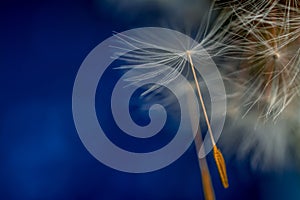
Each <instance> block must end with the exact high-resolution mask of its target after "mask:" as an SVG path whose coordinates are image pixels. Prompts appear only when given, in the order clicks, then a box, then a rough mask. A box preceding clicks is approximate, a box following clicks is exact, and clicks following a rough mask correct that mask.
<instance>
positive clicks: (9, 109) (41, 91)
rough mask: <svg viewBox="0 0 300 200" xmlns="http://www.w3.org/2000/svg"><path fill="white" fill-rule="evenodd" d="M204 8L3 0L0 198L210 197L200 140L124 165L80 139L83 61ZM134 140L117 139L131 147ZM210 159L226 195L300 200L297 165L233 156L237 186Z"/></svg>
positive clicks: (190, 2)
mask: <svg viewBox="0 0 300 200" xmlns="http://www.w3.org/2000/svg"><path fill="white" fill-rule="evenodd" d="M204 4H205V2H204V1H201V0H187V1H183V0H182V1H180V0H174V1H167V0H144V1H141V0H131V1H129V0H124V1H121V0H73V1H71V0H60V1H58V0H56V1H55V0H51V1H50V0H44V1H21V0H19V1H18V0H11V1H1V3H0V26H1V31H0V35H1V37H0V51H1V52H0V67H1V68H0V88H1V98H0V102H1V104H0V109H1V111H0V160H1V165H0V199H4V200H5V199H12V200H14V199H25V200H26V199H203V193H202V186H201V177H200V171H199V166H198V162H197V156H196V151H195V147H194V145H192V146H191V147H190V148H189V150H188V151H187V152H186V153H185V154H184V155H183V156H182V157H181V158H180V159H178V160H177V161H176V162H174V163H173V164H171V165H170V166H168V167H166V168H164V169H161V170H159V171H155V172H151V173H146V174H128V173H123V172H119V171H115V170H113V169H110V168H108V167H106V166H104V165H103V164H101V163H100V162H99V161H97V160H96V159H95V158H93V157H92V155H90V154H89V152H88V151H87V150H86V149H85V147H84V146H83V144H82V143H81V141H80V139H79V137H78V134H77V132H76V129H75V126H74V123H73V118H72V105H71V101H72V99H71V98H72V87H73V83H74V80H75V77H76V73H77V71H78V69H79V67H80V65H81V63H82V61H83V60H84V58H85V57H86V56H87V54H88V53H89V52H90V51H91V50H92V49H93V48H94V47H95V46H97V45H98V44H99V43H100V42H102V41H103V40H105V39H106V38H108V37H110V36H111V35H112V32H113V31H117V32H122V31H125V30H128V29H131V28H136V27H145V26H164V25H165V24H171V26H172V24H174V23H176V22H177V21H178V24H179V25H178V24H175V26H176V25H178V26H180V23H181V22H182V21H186V22H189V23H191V24H194V23H197V22H199V21H200V20H199V16H201V13H202V12H203V8H204V6H203V5H204ZM118 76H119V74H118V73H116V72H115V71H113V70H110V71H108V72H107V73H106V76H105V77H106V79H105V80H106V81H105V84H106V85H104V86H103V89H102V90H101V91H102V93H101V94H99V95H100V97H101V95H102V96H103V97H105V96H106V95H105V94H109V89H110V88H112V87H113V84H114V83H113V82H114V80H115V79H117V78H118ZM109 80H111V82H110V81H109ZM98 99H100V100H99V101H101V98H98ZM103 101H105V100H103ZM98 103H99V102H98ZM104 103H105V102H104ZM101 104H102V103H101V102H100V103H99V106H100V105H101ZM134 105H138V104H136V102H135V104H134ZM99 109H101V108H99ZM102 111H103V112H102V118H105V117H106V116H109V117H108V118H107V119H106V121H105V122H102V123H104V124H105V126H106V127H107V128H108V129H110V130H112V131H114V130H115V129H114V128H113V127H110V126H113V125H114V123H113V121H112V119H111V114H109V113H108V110H105V109H103V110H102ZM106 112H107V113H106ZM138 115H141V116H143V115H145V113H139V114H138ZM99 118H101V116H100V117H99ZM137 118H139V117H137ZM175 118H176V117H175ZM172 120H175V121H176V119H171V121H172ZM146 122H147V120H146ZM146 122H145V123H146ZM140 123H144V122H143V120H142V121H141V122H140ZM175 128H176V127H175ZM115 131H117V130H115ZM165 132H166V134H168V133H167V131H166V130H165ZM166 139H168V137H167V138H166ZM127 140H128V139H124V140H119V141H115V142H116V143H122V141H123V143H124V142H125V144H123V145H125V146H126V142H127ZM152 142H155V141H152ZM158 143H159V142H158ZM128 144H130V143H128ZM157 145H160V144H157ZM129 146H130V145H129ZM152 146H153V144H152ZM152 146H151V145H150V147H149V148H152ZM154 146H155V145H154ZM232 148H234V147H232ZM207 159H208V165H209V167H210V171H211V175H212V179H213V183H214V188H215V192H216V198H217V199H283V198H284V199H299V198H300V190H299V186H300V177H299V174H298V173H297V171H296V170H294V169H287V170H282V171H273V172H259V171H254V170H252V169H251V167H250V165H249V162H248V161H247V160H243V161H242V160H235V159H233V158H231V157H227V156H226V154H225V159H226V162H227V169H228V176H229V184H230V187H229V189H223V187H222V185H221V183H220V181H219V177H218V174H217V169H216V167H215V164H214V161H213V159H212V156H211V155H209V156H208V158H207Z"/></svg>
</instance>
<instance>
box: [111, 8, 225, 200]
mask: <svg viewBox="0 0 300 200" xmlns="http://www.w3.org/2000/svg"><path fill="white" fill-rule="evenodd" d="M211 15H212V11H211V10H210V11H209V14H208V16H207V17H206V20H210V16H211ZM230 16H231V13H228V12H221V13H220V16H219V17H217V18H216V20H215V23H214V26H208V24H205V25H203V24H202V25H201V27H200V31H199V32H198V34H197V35H196V37H195V38H196V41H197V42H196V41H192V42H191V41H186V40H185V39H183V38H178V37H177V36H173V35H167V36H161V38H157V37H154V36H152V35H143V34H141V35H138V36H137V37H136V38H133V37H127V36H125V35H120V34H118V37H119V40H120V42H122V43H123V44H126V45H129V46H134V47H141V48H138V49H140V50H138V51H134V52H131V53H128V54H126V55H123V56H122V58H121V59H122V60H124V61H125V62H127V63H129V64H127V65H124V66H121V67H120V68H119V69H136V70H138V71H140V72H141V73H140V74H137V75H136V76H133V77H130V78H129V79H127V81H129V83H130V84H135V83H138V82H143V81H144V80H149V79H152V78H154V77H157V76H159V75H160V74H162V73H163V72H166V71H167V69H168V68H165V67H164V66H171V67H172V68H173V69H172V71H171V72H168V73H167V75H165V76H164V77H161V79H160V80H159V81H158V82H157V85H155V86H152V87H151V88H150V89H148V90H146V91H145V92H144V93H143V95H146V94H149V93H151V92H153V91H157V89H158V88H159V87H160V86H161V85H167V84H169V83H171V82H172V81H174V80H176V79H177V77H178V76H179V75H180V74H183V73H185V72H186V73H188V72H189V71H191V72H192V74H193V82H194V84H195V86H196V91H197V94H198V98H199V102H200V103H201V107H202V110H203V113H204V117H205V122H206V125H207V127H208V133H209V136H210V139H211V142H212V145H213V146H214V148H216V149H217V147H216V141H215V139H214V136H213V132H212V128H211V125H210V121H209V118H208V114H207V111H206V106H205V103H204V100H203V96H202V94H201V89H200V85H199V80H198V77H197V74H196V71H195V66H194V62H193V59H194V58H197V59H202V57H203V58H204V57H206V58H207V56H211V57H215V56H221V55H225V54H226V51H227V49H229V48H228V46H227V45H226V44H227V42H225V41H228V43H229V41H230V40H231V38H230V36H228V35H226V33H227V32H226V29H223V28H224V26H226V22H227V20H228V18H229V17H230ZM221 27H223V28H221ZM144 37H147V40H143V38H144ZM164 37H168V39H164ZM171 40H172V42H171V44H170V43H168V44H166V41H168V42H169V41H171ZM145 41H147V42H145ZM149 41H152V42H149ZM198 42H199V43H198ZM114 48H118V47H117V46H116V47H114ZM136 49H137V48H136ZM119 51H120V52H122V49H119ZM207 52H208V53H209V55H208V54H207ZM120 55H122V53H120ZM116 56H117V57H118V56H119V55H118V54H116ZM203 60H205V59H203ZM204 64H205V63H204ZM187 66H188V67H187ZM199 138H201V136H200V137H196V139H197V140H198V144H199V140H200V139H199ZM196 142H197V141H196ZM200 143H202V142H200ZM215 154H216V155H217V156H215V157H214V158H215V162H216V165H217V169H218V171H219V174H220V178H221V181H222V184H223V185H224V187H225V188H227V187H228V180H227V174H226V167H225V162H224V159H223V156H222V154H221V152H220V151H219V150H218V152H217V153H215ZM199 165H200V169H201V175H202V182H203V188H204V189H203V190H204V193H205V198H206V199H214V192H213V188H212V184H211V181H210V175H209V171H208V168H207V164H206V161H205V160H203V159H199Z"/></svg>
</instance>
